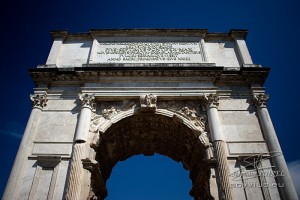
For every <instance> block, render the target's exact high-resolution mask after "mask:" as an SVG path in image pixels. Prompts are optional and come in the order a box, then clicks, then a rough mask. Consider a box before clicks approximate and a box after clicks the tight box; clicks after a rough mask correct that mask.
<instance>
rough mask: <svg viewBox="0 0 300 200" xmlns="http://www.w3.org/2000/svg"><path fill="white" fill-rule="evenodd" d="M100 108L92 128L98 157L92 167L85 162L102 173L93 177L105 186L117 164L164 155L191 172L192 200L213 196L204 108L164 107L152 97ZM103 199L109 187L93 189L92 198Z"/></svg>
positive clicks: (194, 104)
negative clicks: (144, 156) (210, 189)
mask: <svg viewBox="0 0 300 200" xmlns="http://www.w3.org/2000/svg"><path fill="white" fill-rule="evenodd" d="M96 103H97V105H96V109H95V112H93V113H92V119H91V124H90V136H91V137H92V138H93V139H92V141H91V147H92V148H93V149H94V150H95V153H96V154H94V156H91V157H90V158H89V159H90V160H92V161H93V162H90V160H88V159H85V160H83V162H84V163H83V164H84V166H85V168H86V169H88V170H90V171H91V173H94V174H96V172H97V173H98V175H94V177H97V176H99V177H100V178H102V179H103V180H102V181H104V184H105V183H106V180H107V179H108V178H109V176H110V173H111V170H112V168H113V167H114V165H115V164H116V163H117V162H118V161H121V160H126V159H127V158H128V157H131V156H133V155H136V154H144V155H153V154H154V153H159V154H162V155H166V156H168V157H170V158H172V159H173V160H175V161H177V162H182V164H183V167H184V168H185V169H188V170H189V171H190V178H191V180H192V182H193V188H192V190H191V195H192V196H194V197H195V198H196V197H197V196H198V195H199V194H200V192H201V191H202V192H204V191H205V193H206V194H207V195H210V192H209V185H208V182H207V181H208V180H209V174H210V172H209V167H207V166H211V165H210V163H211V162H210V161H212V160H213V149H212V145H211V143H210V140H209V137H208V134H207V133H206V112H205V110H203V109H202V107H203V106H202V103H205V102H201V101H198V100H197V101H195V100H194V101H193V100H185V101H183V100H161V101H160V100H159V99H157V97H156V96H155V95H151V94H149V95H142V96H140V98H136V99H131V100H123V101H106V102H96ZM207 161H209V162H207ZM95 164H96V165H95ZM95 166H96V168H95ZM94 168H95V169H96V170H95V169H94ZM99 174H101V175H99ZM99 177H98V179H100V178H99ZM94 179H95V178H93V179H92V182H93V181H95V180H94ZM92 185H93V184H92ZM100 191H101V192H100ZM100 193H101V194H102V195H103V194H104V195H103V196H102V197H101V198H100V199H102V198H103V197H104V196H106V192H105V187H103V188H98V187H97V186H96V185H94V186H92V187H91V192H90V195H91V196H93V197H96V196H97V197H100V196H101V195H100ZM99 195H100V196H99Z"/></svg>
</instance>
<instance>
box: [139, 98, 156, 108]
mask: <svg viewBox="0 0 300 200" xmlns="http://www.w3.org/2000/svg"><path fill="white" fill-rule="evenodd" d="M140 103H141V111H142V112H154V111H155V110H156V103H157V96H156V95H153V94H147V95H142V96H141V97H140Z"/></svg>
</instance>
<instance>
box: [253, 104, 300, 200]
mask: <svg viewBox="0 0 300 200" xmlns="http://www.w3.org/2000/svg"><path fill="white" fill-rule="evenodd" d="M257 111H258V117H259V119H260V122H261V126H262V129H263V133H264V136H265V139H266V140H267V143H268V147H269V151H270V155H271V160H272V161H273V163H274V164H275V167H276V169H273V170H277V171H280V172H282V173H283V175H284V176H282V177H277V180H278V181H280V182H281V183H278V184H280V185H284V187H279V189H280V192H281V195H282V197H283V198H284V199H286V200H297V199H298V196H297V192H296V190H295V187H294V185H293V182H292V179H291V176H290V174H289V171H288V167H287V164H286V162H285V159H284V156H283V154H282V150H281V147H280V144H279V141H278V138H277V136H276V132H275V129H274V127H273V123H272V121H271V118H270V115H269V112H268V109H267V108H266V107H264V106H263V107H258V110H257ZM282 183H283V184H282Z"/></svg>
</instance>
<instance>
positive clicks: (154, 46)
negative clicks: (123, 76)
mask: <svg viewBox="0 0 300 200" xmlns="http://www.w3.org/2000/svg"><path fill="white" fill-rule="evenodd" d="M97 55H98V57H97V59H98V61H99V62H108V63H114V62H120V63H141V62H143V63H187V62H190V63H201V62H203V58H202V52H201V49H200V46H199V43H197V42H177V43H174V42H119V43H117V42H114V43H99V47H98V52H97Z"/></svg>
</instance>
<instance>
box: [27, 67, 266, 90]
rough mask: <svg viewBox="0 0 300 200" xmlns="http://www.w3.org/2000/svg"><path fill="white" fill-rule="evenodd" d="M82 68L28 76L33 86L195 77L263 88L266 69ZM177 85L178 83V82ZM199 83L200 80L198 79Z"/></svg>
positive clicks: (44, 70)
mask: <svg viewBox="0 0 300 200" xmlns="http://www.w3.org/2000/svg"><path fill="white" fill-rule="evenodd" d="M91 66H92V65H86V67H76V68H34V69H30V70H29V73H30V75H31V77H32V79H33V81H34V82H35V84H41V83H43V84H51V83H53V82H55V81H60V82H77V83H80V84H81V83H85V82H99V80H100V78H101V77H116V78H117V77H133V78H134V77H156V78H157V77H177V78H180V77H185V78H186V77H199V80H201V79H202V78H205V79H206V80H209V81H210V82H216V81H218V82H227V81H231V82H241V81H242V82H246V83H249V84H255V83H256V84H260V85H263V83H264V81H265V80H266V78H267V76H268V74H269V71H270V68H241V69H240V70H239V71H226V70H224V67H204V66H202V67H201V65H191V66H182V65H175V64H172V65H168V64H161V65H159V66H157V65H156V66H154V65H153V66H152V65H149V66H134V65H120V64H119V65H115V66H112V65H100V64H99V65H97V66H94V67H91ZM178 80H179V81H180V79H178ZM202 80H203V79H202Z"/></svg>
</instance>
